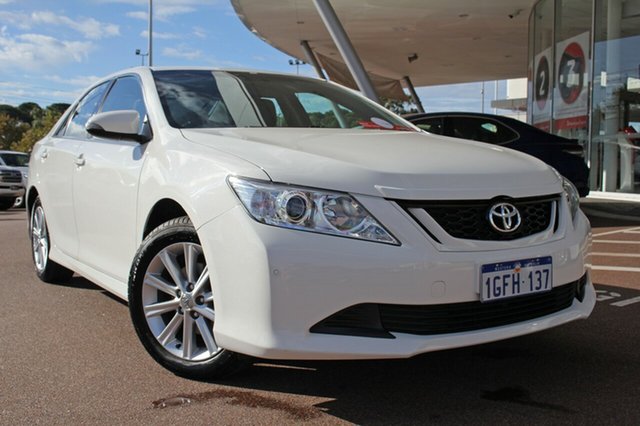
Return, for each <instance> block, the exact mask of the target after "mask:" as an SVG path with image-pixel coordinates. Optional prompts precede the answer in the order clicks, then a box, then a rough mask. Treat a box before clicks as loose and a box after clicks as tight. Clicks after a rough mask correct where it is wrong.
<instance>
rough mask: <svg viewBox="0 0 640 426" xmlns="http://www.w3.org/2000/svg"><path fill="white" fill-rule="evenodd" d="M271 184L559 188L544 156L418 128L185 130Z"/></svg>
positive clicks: (425, 191) (400, 192)
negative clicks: (250, 165) (248, 166)
mask: <svg viewBox="0 0 640 426" xmlns="http://www.w3.org/2000/svg"><path fill="white" fill-rule="evenodd" d="M182 133H183V135H184V137H185V138H186V139H188V140H190V141H192V142H196V143H199V144H203V145H208V146H211V147H213V148H215V149H218V150H221V151H224V152H227V153H230V154H233V155H235V156H238V157H241V158H243V159H245V160H247V161H249V162H251V163H253V164H255V165H256V166H258V167H260V168H261V169H263V170H264V171H265V172H266V173H267V174H268V175H269V176H270V178H271V179H272V180H273V181H275V182H280V183H290V184H296V185H303V186H310V187H317V188H323V189H332V190H337V191H345V192H351V193H360V194H367V195H375V196H380V195H382V196H384V197H387V198H397V199H451V198H457V199H479V198H492V197H494V196H498V195H505V196H511V197H527V196H535V195H543V194H550V193H558V192H560V191H561V190H562V186H561V184H560V180H559V178H558V176H557V175H556V174H555V173H554V172H553V171H552V170H551V169H550V168H549V167H548V166H547V165H546V164H544V163H543V162H541V161H539V160H537V159H534V158H533V157H530V156H528V155H526V154H522V153H519V152H516V151H513V150H510V149H506V148H502V147H496V146H491V145H487V144H480V143H476V142H471V141H463V140H460V139H453V138H446V137H441V136H435V135H430V134H426V133H421V132H405V131H389V130H362V129H307V128H304V129H300V128H298V129H296V128H286V129H280V128H254V129H244V128H243V129H183V130H182Z"/></svg>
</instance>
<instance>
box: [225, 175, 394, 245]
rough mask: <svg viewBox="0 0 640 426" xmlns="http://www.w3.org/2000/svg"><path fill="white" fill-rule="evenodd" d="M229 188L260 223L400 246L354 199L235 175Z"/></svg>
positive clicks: (340, 194)
mask: <svg viewBox="0 0 640 426" xmlns="http://www.w3.org/2000/svg"><path fill="white" fill-rule="evenodd" d="M228 181H229V185H230V186H231V188H232V189H233V191H234V192H235V193H236V195H237V196H238V198H239V199H240V201H241V202H242V205H243V206H244V207H245V209H246V210H247V212H249V214H250V215H251V217H253V218H254V219H255V220H257V221H258V222H260V223H264V224H267V225H272V226H278V227H281V228H288V229H296V230H300V231H310V232H317V233H321V234H329V235H337V236H340V237H348V238H357V239H360V240H367V241H375V242H378V243H385V244H393V245H400V243H399V242H398V240H396V239H395V238H394V237H393V235H391V233H390V232H389V231H387V230H386V229H385V228H384V227H383V226H382V225H381V224H380V223H378V221H377V220H376V219H375V218H374V217H373V216H372V215H371V214H370V213H369V212H368V211H367V210H366V209H365V208H364V207H363V206H362V205H361V204H360V203H358V201H357V200H356V199H355V198H353V197H352V196H350V195H348V194H344V193H334V192H325V191H321V190H316V189H309V188H300V187H294V186H289V185H279V184H273V183H269V182H264V181H257V180H250V179H244V178H239V177H235V176H231V177H229V178H228Z"/></svg>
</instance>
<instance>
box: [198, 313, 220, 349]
mask: <svg viewBox="0 0 640 426" xmlns="http://www.w3.org/2000/svg"><path fill="white" fill-rule="evenodd" d="M196 325H197V326H198V330H200V336H202V340H203V341H204V344H205V346H206V347H207V350H208V351H209V353H210V354H212V355H213V354H215V353H216V352H218V345H217V344H216V341H215V339H214V338H213V333H212V332H211V330H209V327H208V326H207V322H206V321H205V320H204V319H202V317H200V318H198V319H196Z"/></svg>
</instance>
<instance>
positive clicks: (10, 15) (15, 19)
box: [0, 11, 31, 30]
mask: <svg viewBox="0 0 640 426" xmlns="http://www.w3.org/2000/svg"><path fill="white" fill-rule="evenodd" d="M0 21H1V22H3V23H5V24H9V25H12V26H15V27H17V28H18V29H21V30H29V29H31V25H30V22H29V21H30V20H29V15H26V14H24V13H14V12H3V11H0Z"/></svg>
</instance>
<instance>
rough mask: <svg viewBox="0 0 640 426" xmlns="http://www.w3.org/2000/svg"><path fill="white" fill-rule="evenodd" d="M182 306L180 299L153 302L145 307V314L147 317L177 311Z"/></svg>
mask: <svg viewBox="0 0 640 426" xmlns="http://www.w3.org/2000/svg"><path fill="white" fill-rule="evenodd" d="M179 307H180V300H178V299H173V300H169V301H167V302H160V303H153V304H150V305H147V306H145V307H144V314H145V315H146V317H147V318H150V317H155V316H158V315H162V314H166V313H167V312H171V311H177V310H178V308H179Z"/></svg>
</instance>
